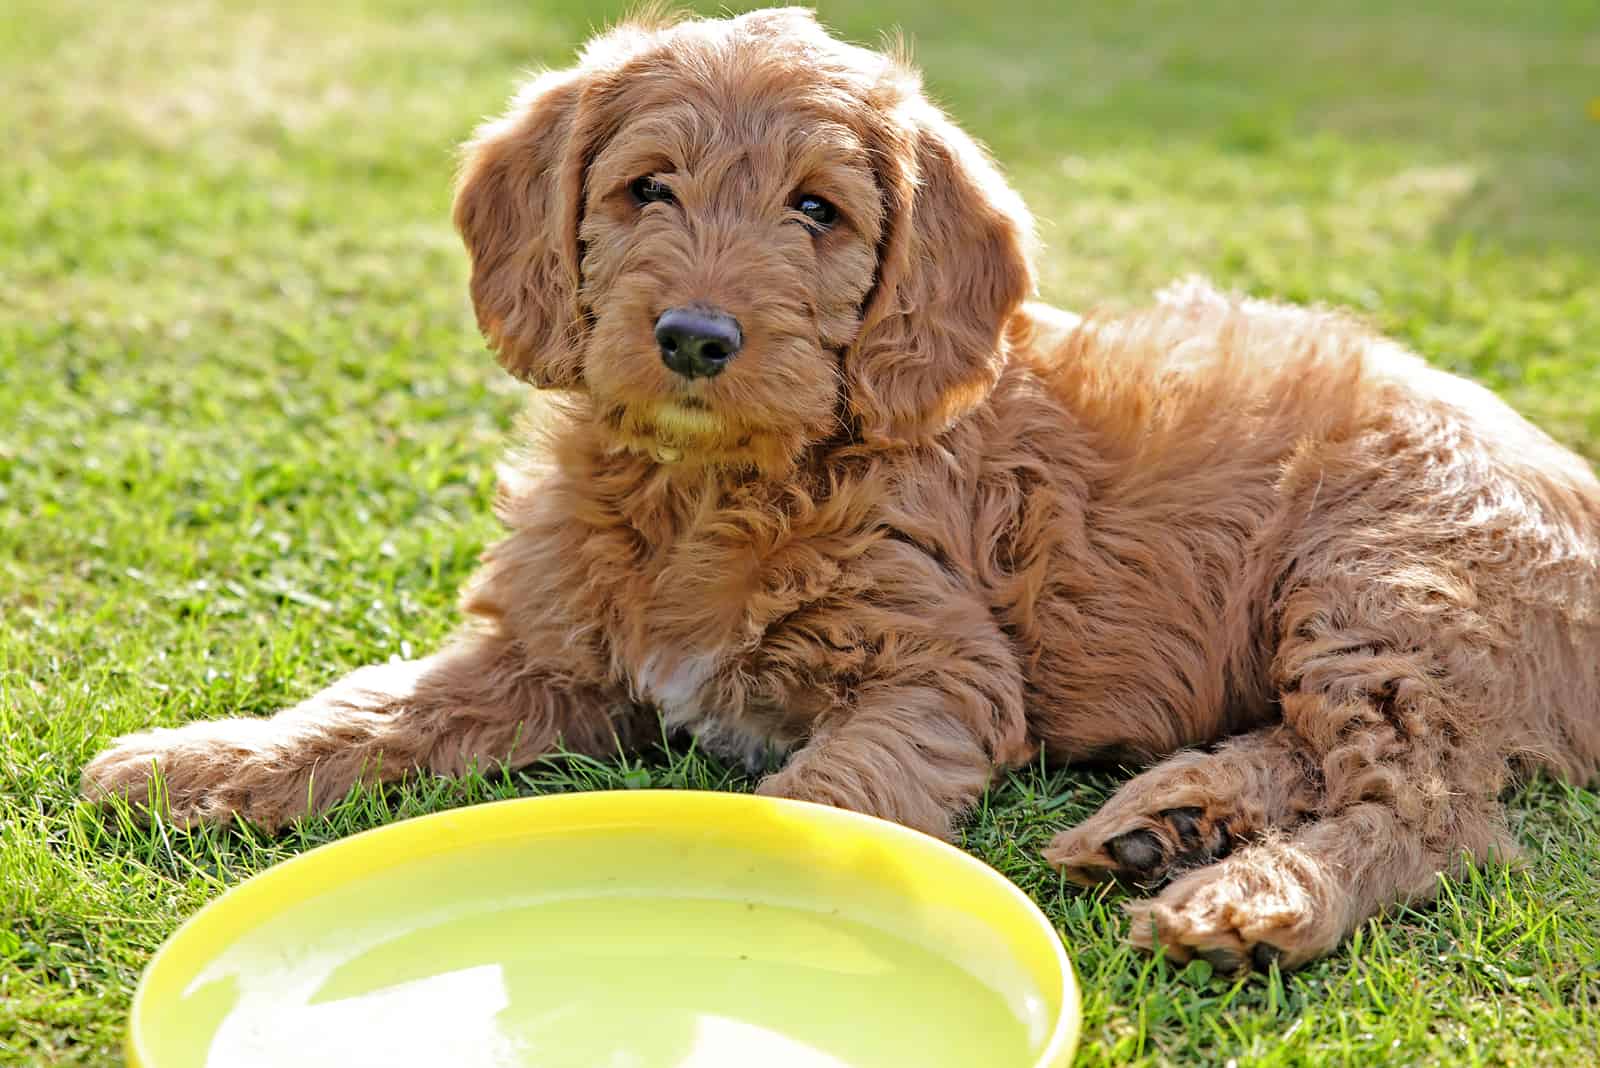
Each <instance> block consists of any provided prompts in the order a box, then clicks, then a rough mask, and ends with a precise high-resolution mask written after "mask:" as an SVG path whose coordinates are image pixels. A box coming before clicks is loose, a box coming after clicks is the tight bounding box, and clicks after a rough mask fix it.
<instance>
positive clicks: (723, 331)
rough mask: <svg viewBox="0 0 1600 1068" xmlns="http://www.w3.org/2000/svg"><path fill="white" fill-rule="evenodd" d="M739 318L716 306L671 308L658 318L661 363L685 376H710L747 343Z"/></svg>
mask: <svg viewBox="0 0 1600 1068" xmlns="http://www.w3.org/2000/svg"><path fill="white" fill-rule="evenodd" d="M743 340H744V339H743V337H742V336H741V335H740V333H739V320H737V319H735V318H734V317H733V316H731V315H728V314H726V313H724V312H720V311H717V310H715V309H712V308H668V309H667V310H666V311H664V312H662V313H661V318H659V319H657V320H656V344H658V345H660V346H661V362H662V363H665V364H666V365H667V366H668V367H670V368H672V369H673V370H674V371H676V372H678V374H680V375H683V376H684V377H685V378H710V377H711V376H712V375H719V374H721V373H722V369H723V368H724V367H726V366H728V361H729V360H731V359H733V357H734V354H735V353H736V352H738V351H739V345H740V344H741V343H742V342H743Z"/></svg>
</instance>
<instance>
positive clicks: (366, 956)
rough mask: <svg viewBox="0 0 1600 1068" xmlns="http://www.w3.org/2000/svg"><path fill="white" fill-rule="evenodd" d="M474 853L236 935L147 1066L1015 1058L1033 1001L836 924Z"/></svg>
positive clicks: (315, 1067) (612, 1065)
mask: <svg viewBox="0 0 1600 1068" xmlns="http://www.w3.org/2000/svg"><path fill="white" fill-rule="evenodd" d="M614 855H615V854H613V856H614ZM571 859H574V860H580V859H581V860H584V861H585V862H586V864H585V865H582V866H577V868H576V869H574V868H569V869H567V870H589V871H591V873H592V870H593V865H592V863H587V862H590V861H592V860H593V859H594V858H571ZM634 859H635V860H638V859H639V858H638V857H635V858H634ZM697 859H704V858H697ZM476 860H477V861H478V862H479V863H478V864H477V865H463V864H461V863H460V858H459V856H458V857H456V858H455V859H454V860H452V862H451V863H449V864H448V865H446V864H444V863H443V862H419V863H418V864H416V865H408V870H407V871H406V872H405V877H404V878H402V879H396V878H395V873H393V872H390V873H388V874H387V876H386V878H385V879H384V880H383V881H382V882H381V885H361V884H360V883H359V882H358V884H357V885H353V886H346V887H343V888H341V889H339V890H337V891H334V892H332V893H327V894H324V895H322V896H320V897H317V898H313V899H311V900H310V901H307V902H303V903H301V904H299V905H296V906H294V907H293V908H291V909H290V910H288V911H287V912H285V913H283V914H280V915H278V916H276V917H274V918H272V919H271V920H269V921H268V922H266V923H265V924H263V925H261V926H260V927H257V928H255V929H253V930H251V931H250V932H248V933H247V934H246V935H244V936H243V937H241V938H240V939H239V940H237V941H236V942H234V943H233V944H232V945H231V946H229V947H228V949H227V950H226V951H225V952H224V953H223V954H222V955H220V956H219V957H217V958H216V959H215V960H213V961H212V962H211V964H210V965H209V966H207V967H206V968H205V969H204V970H203V971H202V972H201V973H200V974H199V975H197V976H196V977H195V978H194V980H193V981H192V982H190V983H189V985H188V988H187V990H186V991H185V994H184V997H183V998H182V999H181V1002H180V1003H179V1004H178V1005H176V1006H175V1007H174V1010H173V1012H174V1016H175V1017H181V1018H182V1020H183V1030H182V1031H180V1030H179V1029H178V1028H177V1027H172V1028H162V1027H159V1026H158V1027H156V1028H154V1035H153V1037H154V1038H155V1040H156V1041H155V1045H156V1047H157V1053H158V1056H160V1057H161V1059H160V1060H158V1062H157V1063H158V1064H159V1065H160V1068H168V1061H167V1060H166V1059H165V1058H166V1057H167V1056H168V1055H170V1056H171V1057H172V1060H171V1068H179V1066H192V1068H201V1066H204V1068H265V1066H269V1065H270V1066H278V1065H288V1066H292V1068H324V1066H327V1068H333V1066H338V1068H360V1066H364V1065H372V1066H374V1068H376V1066H379V1065H381V1066H384V1068H391V1066H393V1068H403V1066H407V1065H417V1066H422V1065H427V1066H430V1068H431V1066H436V1065H452V1066H454V1065H460V1066H469V1068H503V1066H504V1068H509V1066H524V1065H529V1066H531V1065H537V1066H539V1068H722V1066H727V1068H733V1066H739V1068H744V1066H748V1065H761V1066H762V1068H782V1066H796V1068H798V1066H807V1068H869V1066H872V1068H887V1066H891V1065H892V1066H903V1065H918V1066H926V1068H940V1066H950V1068H956V1066H960V1068H970V1066H972V1065H978V1064H982V1065H994V1066H996V1068H1000V1066H1006V1065H1026V1064H1028V1063H1030V1062H1031V1060H1032V1054H1033V1053H1034V1052H1036V1047H1037V1043H1038V1039H1039V1035H1040V1028H1039V1024H1040V1023H1041V1022H1042V1021H1041V1020H1040V1019H1038V1018H1037V1015H1038V1012H1039V1010H1040V1009H1041V1008H1042V1004H1041V1001H1040V999H1039V998H1038V996H1037V994H1036V992H1030V991H1027V990H1025V988H1023V987H1021V986H1019V985H1017V984H1014V983H1013V984H1006V985H1007V986H1009V987H1010V989H1009V990H1008V994H1009V996H1003V995H1002V994H1001V993H999V992H997V991H996V990H995V989H992V988H991V987H990V986H989V985H986V984H985V983H984V982H980V981H979V979H977V978H975V977H974V976H973V975H972V974H971V973H969V972H968V971H966V970H964V969H963V968H961V967H958V966H957V965H955V964H954V963H952V962H951V961H950V960H948V959H946V958H945V957H944V956H942V955H941V954H939V953H936V952H933V951H931V950H930V949H928V948H926V946H924V945H923V944H921V943H919V942H918V941H913V940H911V939H908V938H905V937H900V936H898V935H895V934H890V933H887V932H885V931H883V930H881V929H879V928H878V927H876V926H873V925H869V924H866V923H863V922H860V921H859V920H858V919H854V918H850V917H848V916H846V915H843V914H841V913H840V912H839V911H838V910H829V911H817V910H816V909H814V908H808V907H803V906H798V905H795V904H792V903H784V904H772V903H768V902H766V901H760V900H756V901H752V900H748V899H745V898H741V897H736V896H726V897H695V898H688V897H679V896H672V895H671V894H669V893H665V892H657V888H654V887H650V886H639V885H628V882H627V880H626V879H625V878H624V877H623V876H622V875H621V874H620V873H619V874H618V876H617V877H615V878H614V879H611V880H609V881H608V882H607V883H606V884H605V886H604V890H603V892H602V893H600V894H599V895H595V894H594V893H593V890H594V887H593V884H592V874H591V883H590V885H589V886H588V890H587V893H586V895H585V896H575V895H576V894H577V893H578V887H576V886H574V887H571V888H568V889H566V890H563V889H562V888H560V887H556V888H555V889H550V883H551V879H550V878H549V871H548V868H547V869H546V870H545V872H544V876H545V877H544V878H541V879H538V880H533V879H530V877H529V876H530V872H529V871H528V869H527V867H526V864H527V860H526V858H523V859H522V860H519V859H517V858H516V857H515V856H500V855H497V854H495V853H487V852H486V853H484V854H483V855H481V856H479V857H477V858H476ZM544 861H545V863H548V861H549V858H548V857H545V858H544ZM615 863H616V862H615V861H613V864H614V866H615ZM479 865H481V866H479ZM519 865H521V867H520V868H519ZM668 870H671V869H670V868H669V869H668ZM531 885H538V886H540V887H541V888H543V892H542V893H540V894H538V895H531V894H529V893H528V892H527V891H526V890H525V889H524V888H525V887H527V886H531ZM440 901H447V902H450V903H451V904H450V905H449V906H448V907H446V908H440V907H438V906H436V905H433V904H430V903H436V902H440ZM930 934H931V935H932V936H934V937H935V938H936V937H937V935H938V932H930ZM935 944H937V943H936V942H935ZM308 947H314V948H308ZM1019 994H1020V995H1021V996H1018V995H1019Z"/></svg>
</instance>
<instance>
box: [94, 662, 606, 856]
mask: <svg viewBox="0 0 1600 1068" xmlns="http://www.w3.org/2000/svg"><path fill="white" fill-rule="evenodd" d="M628 714H629V708H628V706H627V704H626V702H625V701H622V700H619V699H618V698H617V696H616V695H614V694H610V693H607V692H605V691H603V690H602V689H601V688H599V687H596V686H588V685H582V684H577V683H574V682H573V681H572V680H570V679H567V678H563V677H561V676H559V675H557V674H555V673H553V672H551V671H547V670H543V669H541V668H540V667H539V666H538V665H537V661H535V660H533V659H532V658H530V657H529V656H528V655H527V654H526V653H525V652H524V651H523V650H522V648H521V647H520V646H519V645H517V644H516V643H515V642H511V641H509V640H506V639H504V638H500V637H491V636H487V635H478V636H472V637H468V638H465V639H463V640H461V641H460V642H458V643H457V644H455V645H453V646H451V647H448V648H446V649H445V650H443V651H441V652H439V653H437V654H435V655H434V656H431V657H428V658H426V659H423V660H417V661H408V662H405V663H393V664H377V665H373V666H371V667H365V668H362V669H360V670H359V671H356V672H354V673H352V674H350V675H349V676H347V677H345V678H344V679H343V680H341V681H340V682H338V683H336V684H334V685H333V686H331V687H329V688H328V689H326V690H324V691H322V692H321V693H319V694H317V695H316V696H314V697H312V698H310V699H309V700H307V701H305V702H303V703H301V704H299V705H297V706H295V707H293V708H290V709H287V710H285V711H283V712H280V713H279V714H277V715H276V716H273V717H271V718H270V719H225V720H213V721H204V722H197V723H190V724H188V725H186V726H183V727H177V728H171V729H165V730H153V731H147V732H144V733H141V734H132V735H127V736H126V737H123V738H120V739H118V740H117V742H116V744H115V745H114V746H113V747H112V748H111V749H109V750H108V751H106V752H104V753H102V754H100V755H99V756H98V757H96V758H95V759H94V760H93V761H92V762H91V763H90V764H89V766H88V767H87V768H86V769H85V770H84V775H83V791H84V793H85V794H86V795H88V796H89V797H91V798H105V797H108V796H112V795H117V796H121V797H125V798H127V799H128V801H130V802H131V803H133V804H134V805H135V806H137V807H140V808H144V807H146V806H149V805H151V804H158V805H161V806H163V807H164V809H165V813H166V814H167V815H169V816H170V818H171V819H172V820H173V821H174V822H176V823H179V824H193V823H199V822H212V823H225V822H227V821H228V820H230V819H232V818H233V817H235V816H243V817H245V818H246V819H248V820H250V822H251V823H253V824H256V825H257V826H260V827H262V828H265V829H268V830H271V829H276V828H278V827H281V826H282V825H284V824H285V823H287V822H288V821H290V820H292V819H294V818H295V817H298V816H302V815H305V814H307V813H312V812H317V811H320V810H321V809H324V808H326V807H327V806H328V805H329V804H331V803H332V802H334V801H336V800H338V799H339V798H341V797H343V796H344V795H345V793H346V792H347V791H348V790H349V789H350V788H351V787H352V786H353V785H355V784H356V783H357V782H369V783H371V782H388V781H393V780H396V779H399V778H401V777H402V776H404V775H406V774H407V773H409V772H413V771H416V770H427V771H433V772H438V773H441V774H454V773H459V772H461V771H462V770H464V769H466V768H467V767H468V766H470V765H473V764H475V763H477V764H481V765H483V766H484V767H485V768H488V767H492V766H498V765H505V766H508V767H517V766H519V765H523V764H527V763H529V762H530V761H532V760H534V759H536V758H537V757H538V756H540V755H541V754H544V753H547V752H549V751H550V750H551V748H552V747H553V746H555V745H556V743H557V742H558V741H559V742H560V743H561V744H563V745H565V746H566V747H568V748H570V749H573V750H575V751H580V752H591V753H597V754H598V753H605V752H610V751H615V749H616V747H617V744H618V732H619V731H624V730H626V728H627V723H626V721H625V720H626V717H627V716H628Z"/></svg>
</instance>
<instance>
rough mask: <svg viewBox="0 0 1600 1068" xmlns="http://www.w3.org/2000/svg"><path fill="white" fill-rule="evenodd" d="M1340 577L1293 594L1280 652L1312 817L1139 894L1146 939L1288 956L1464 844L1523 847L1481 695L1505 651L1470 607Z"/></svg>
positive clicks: (1461, 855)
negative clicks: (1514, 830)
mask: <svg viewBox="0 0 1600 1068" xmlns="http://www.w3.org/2000/svg"><path fill="white" fill-rule="evenodd" d="M1343 585H1344V588H1345V592H1344V593H1343V594H1341V595H1339V596H1329V595H1327V594H1326V593H1325V592H1323V591H1306V592H1304V593H1303V594H1301V595H1299V596H1296V597H1293V598H1291V599H1290V601H1289V602H1288V611H1287V613H1286V615H1287V619H1286V622H1285V632H1286V633H1287V634H1288V635H1290V637H1288V638H1287V639H1286V640H1285V641H1284V643H1283V645H1282V647H1281V648H1280V651H1279V655H1278V659H1277V662H1276V664H1275V666H1274V671H1275V674H1276V676H1277V682H1278V684H1279V687H1280V695H1281V696H1280V703H1281V706H1282V709H1283V718H1284V723H1285V725H1286V726H1287V727H1288V728H1289V729H1290V730H1292V731H1293V732H1294V735H1295V737H1296V738H1298V739H1300V740H1302V741H1303V742H1304V743H1305V745H1306V746H1307V747H1308V748H1309V750H1310V752H1311V753H1312V754H1314V756H1315V759H1316V761H1317V768H1318V771H1319V773H1320V777H1321V780H1322V793H1321V798H1320V800H1319V802H1318V805H1317V813H1316V815H1315V817H1314V818H1313V820H1312V821H1310V822H1307V823H1305V824H1302V825H1301V826H1300V827H1299V828H1298V829H1296V830H1294V831H1293V832H1291V833H1288V834H1284V835H1269V836H1268V838H1267V839H1266V840H1264V841H1262V842H1260V843H1259V844H1256V845H1253V846H1250V847H1248V848H1245V849H1243V850H1241V851H1239V852H1236V853H1234V854H1233V855H1232V856H1230V857H1228V858H1227V859H1225V860H1223V861H1221V862H1219V863H1217V864H1213V865H1211V866H1209V867H1205V868H1201V869H1199V870H1197V871H1194V872H1191V873H1190V874H1188V875H1186V876H1184V877H1182V878H1180V879H1178V880H1176V881H1175V882H1173V883H1172V884H1171V885H1170V886H1168V887H1167V889H1166V890H1165V891H1163V892H1162V893H1161V894H1160V895H1159V896H1158V897H1156V898H1155V899H1154V900H1152V901H1147V902H1138V903H1135V904H1134V905H1132V906H1130V912H1131V913H1132V915H1133V920H1134V927H1133V932H1132V937H1133V938H1134V940H1135V941H1136V942H1138V943H1139V944H1141V945H1145V946H1157V945H1159V946H1164V947H1166V949H1167V951H1168V952H1169V953H1170V954H1171V955H1173V956H1175V957H1177V958H1179V959H1187V958H1188V957H1189V956H1191V955H1199V956H1204V957H1206V958H1207V959H1208V960H1210V961H1211V962H1212V963H1213V964H1214V965H1216V966H1218V967H1221V968H1223V969H1224V970H1229V971H1231V970H1235V969H1238V968H1242V967H1247V966H1249V965H1250V964H1252V963H1253V964H1255V965H1257V966H1261V967H1264V966H1266V965H1267V964H1269V963H1271V962H1272V961H1274V960H1276V961H1278V962H1279V963H1280V964H1281V965H1283V966H1284V967H1294V966H1297V965H1299V964H1303V963H1305V962H1306V961H1308V960H1310V959H1312V958H1314V957H1317V956H1320V955H1322V954H1324V953H1326V952H1328V951H1329V950H1331V949H1332V948H1333V947H1334V946H1335V945H1337V944H1338V943H1339V941H1340V940H1341V939H1342V938H1344V937H1345V936H1346V935H1348V934H1349V933H1350V932H1351V931H1352V930H1354V929H1355V927H1356V926H1357V925H1359V924H1360V923H1362V922H1363V921H1365V920H1366V919H1367V918H1368V917H1369V916H1371V915H1373V914H1374V913H1376V912H1377V911H1378V910H1380V909H1382V908H1383V907H1385V906H1386V905H1390V904H1394V903H1399V902H1415V901H1423V900H1427V899H1430V898H1431V897H1432V896H1433V895H1434V893H1435V892H1436V890H1437V887H1438V879H1439V876H1440V875H1441V874H1444V873H1448V872H1452V871H1456V870H1458V869H1459V868H1460V866H1461V865H1462V864H1463V862H1464V861H1465V859H1466V858H1469V857H1470V858H1475V859H1479V860H1481V859H1485V858H1487V857H1489V856H1492V855H1498V856H1500V857H1509V856H1511V855H1513V854H1514V853H1515V846H1514V844H1513V843H1512V841H1511V839H1510V836H1509V834H1508V833H1507V831H1506V828H1505V823H1504V813H1503V810H1502V808H1501V806H1500V804H1499V801H1498V794H1499V792H1500V790H1501V788H1502V787H1503V785H1504V784H1505V782H1506V780H1507V773H1508V772H1507V767H1506V763H1505V760H1504V754H1503V746H1504V731H1505V729H1506V723H1507V719H1508V716H1507V715H1505V714H1504V713H1503V711H1502V710H1501V709H1499V708H1498V707H1494V706H1491V705H1487V704H1485V695H1492V694H1494V693H1495V692H1496V691H1495V687H1496V686H1498V685H1502V682H1501V681H1500V680H1499V679H1498V675H1499V673H1500V672H1502V671H1503V670H1504V669H1505V665H1503V664H1502V663H1501V662H1499V661H1498V660H1497V659H1496V656H1495V655H1494V649H1495V646H1493V645H1492V644H1489V643H1487V642H1481V639H1480V638H1479V637H1478V636H1479V635H1480V634H1483V633H1484V629H1483V628H1481V627H1479V626H1477V620H1476V617H1475V616H1474V615H1473V613H1472V610H1471V608H1470V605H1456V606H1446V607H1443V608H1440V609H1439V610H1438V611H1436V612H1434V613H1433V614H1432V615H1431V616H1430V615H1424V614H1423V613H1422V612H1420V611H1415V610H1413V611H1410V612H1408V611H1406V609H1407V608H1408V607H1409V606H1408V605H1406V603H1405V600H1404V597H1403V593H1404V591H1403V590H1401V591H1398V592H1397V591H1395V590H1394V589H1390V590H1384V589H1382V588H1381V587H1377V586H1374V587H1371V588H1369V589H1368V591H1367V592H1365V593H1363V594H1361V595H1359V596H1351V595H1349V593H1348V589H1349V585H1348V584H1343ZM1428 607H1430V608H1431V607H1435V604H1434V603H1430V604H1429V605H1428ZM1284 773H1285V774H1286V775H1295V774H1298V771H1297V770H1296V769H1295V768H1293V767H1292V766H1288V765H1286V766H1285V767H1284Z"/></svg>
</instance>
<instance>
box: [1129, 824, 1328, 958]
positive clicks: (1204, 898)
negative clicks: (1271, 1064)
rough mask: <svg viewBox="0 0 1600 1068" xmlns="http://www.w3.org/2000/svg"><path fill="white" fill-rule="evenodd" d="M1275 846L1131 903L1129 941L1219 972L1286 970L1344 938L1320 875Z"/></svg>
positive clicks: (1249, 851) (1197, 873)
mask: <svg viewBox="0 0 1600 1068" xmlns="http://www.w3.org/2000/svg"><path fill="white" fill-rule="evenodd" d="M1292 852H1293V851H1291V850H1286V849H1283V848H1274V847H1273V846H1271V845H1267V846H1258V847H1253V848H1251V849H1247V850H1245V851H1243V852H1242V853H1239V854H1238V855H1236V856H1234V857H1231V858H1229V859H1228V860H1226V861H1224V862H1222V863H1220V864H1215V865H1212V866H1211V867H1208V868H1203V869H1201V870H1199V871H1194V872H1190V873H1189V874H1188V875H1185V876H1183V877H1182V878H1179V879H1177V880H1176V881H1174V882H1173V883H1172V884H1171V885H1170V886H1168V887H1167V888H1166V889H1165V890H1164V891H1162V892H1161V894H1160V895H1159V896H1157V897H1155V898H1151V899H1148V900H1143V901H1131V902H1129V903H1128V904H1127V905H1126V906H1125V908H1126V911H1127V913H1128V916H1129V917H1130V919H1131V920H1132V927H1131V929H1130V930H1129V932H1128V937H1129V939H1130V941H1132V942H1133V943H1134V945H1137V946H1139V947H1141V948H1143V949H1146V950H1150V951H1151V952H1162V953H1163V954H1164V955H1165V956H1166V957H1167V959H1169V960H1171V961H1173V962H1175V963H1180V964H1181V963H1184V962H1187V961H1189V960H1192V959H1194V958H1197V957H1198V958H1200V959H1202V960H1205V961H1207V962H1209V963H1210V964H1211V966H1212V967H1213V968H1215V969H1216V970H1217V971H1218V972H1220V973H1222V974H1225V975H1236V974H1239V973H1242V972H1245V971H1248V970H1250V969H1252V968H1254V969H1255V970H1256V971H1261V972H1266V971H1270V970H1271V969H1272V967H1273V966H1274V965H1277V966H1278V967H1279V968H1281V969H1283V970H1285V971H1287V970H1290V969H1293V968H1297V967H1299V966H1300V965H1302V964H1304V963H1306V962H1307V961H1309V960H1312V959H1314V958H1316V957H1320V956H1322V955H1323V954H1324V953H1327V952H1328V951H1329V950H1330V949H1332V948H1333V947H1334V946H1335V945H1336V944H1337V943H1338V941H1339V937H1340V934H1341V930H1340V925H1339V920H1338V918H1337V917H1336V916H1335V915H1334V914H1333V911H1330V909H1329V908H1328V907H1326V906H1327V904H1328V903H1327V902H1324V901H1323V900H1322V897H1323V895H1322V894H1321V891H1322V890H1323V889H1326V888H1325V887H1324V886H1323V885H1322V881H1323V880H1322V877H1321V874H1320V870H1319V869H1317V868H1316V866H1315V865H1314V864H1310V863H1309V862H1308V861H1305V862H1303V861H1304V858H1297V857H1295V856H1293V855H1292Z"/></svg>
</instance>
